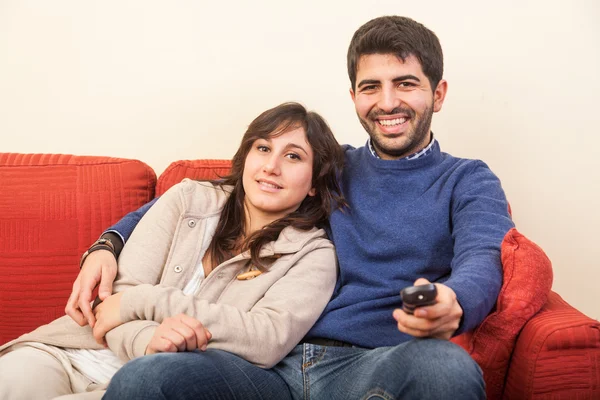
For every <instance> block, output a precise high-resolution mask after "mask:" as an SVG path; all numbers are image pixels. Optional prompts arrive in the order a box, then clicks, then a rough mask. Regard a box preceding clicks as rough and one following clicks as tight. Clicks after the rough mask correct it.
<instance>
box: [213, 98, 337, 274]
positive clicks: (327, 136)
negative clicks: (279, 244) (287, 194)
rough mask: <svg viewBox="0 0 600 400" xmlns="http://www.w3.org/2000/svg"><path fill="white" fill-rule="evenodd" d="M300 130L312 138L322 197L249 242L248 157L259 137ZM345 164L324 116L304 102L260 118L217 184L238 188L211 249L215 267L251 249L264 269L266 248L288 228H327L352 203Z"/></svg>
mask: <svg viewBox="0 0 600 400" xmlns="http://www.w3.org/2000/svg"><path fill="white" fill-rule="evenodd" d="M298 127H302V128H304V131H305V132H306V139H307V140H308V143H309V144H310V146H311V148H312V150H313V154H314V160H313V174H312V187H314V188H315V190H316V194H315V196H307V197H306V198H305V199H304V200H303V201H302V203H301V204H300V206H299V207H298V209H297V210H296V211H294V212H292V213H290V214H288V215H287V216H285V217H283V218H280V219H278V220H275V221H273V222H271V223H270V224H268V225H267V226H265V227H263V229H261V230H258V231H256V232H254V233H253V234H251V235H250V236H249V237H247V238H244V232H245V228H246V226H245V225H246V219H245V217H244V197H245V192H244V187H243V185H242V175H243V173H244V164H245V162H246V156H247V155H248V153H249V151H250V149H251V148H252V145H253V144H254V142H255V141H256V140H257V139H268V138H271V137H276V136H279V135H281V134H283V133H285V132H288V131H290V130H293V129H296V128H298ZM343 162H344V156H343V153H342V149H341V147H340V145H339V143H338V142H337V141H336V139H335V137H334V136H333V133H332V132H331V129H330V128H329V126H328V125H327V122H325V120H324V119H323V118H322V117H321V116H320V115H319V114H317V113H315V112H312V111H307V110H306V108H304V106H302V105H301V104H298V103H293V102H290V103H283V104H281V105H279V106H277V107H274V108H271V109H269V110H267V111H265V112H263V113H262V114H260V115H259V116H258V117H257V118H256V119H255V120H254V121H252V123H251V124H250V125H249V126H248V130H247V131H246V133H245V134H244V136H243V137H242V142H241V144H240V147H239V149H238V151H237V152H236V153H235V156H233V159H232V163H231V173H230V174H229V175H228V176H226V177H224V178H223V179H221V180H219V181H216V182H213V183H216V184H218V185H231V186H233V191H232V193H231V195H230V196H229V198H228V199H227V201H226V203H225V206H224V208H223V211H222V213H221V217H220V219H219V223H218V224H217V229H216V232H215V235H214V237H213V239H212V241H211V243H210V246H209V248H208V251H209V254H210V256H211V258H212V260H213V263H214V265H218V264H221V263H222V262H224V261H226V260H227V259H229V258H231V256H232V252H234V251H246V250H248V249H249V250H250V257H251V262H252V264H253V265H255V266H257V267H259V268H263V269H264V268H265V263H264V262H262V261H261V260H260V259H259V252H260V249H261V248H262V247H263V246H264V245H266V244H267V243H269V242H272V241H274V240H276V239H277V238H278V237H279V234H280V233H281V231H282V230H283V229H284V228H285V227H287V226H293V227H295V228H297V229H301V230H310V229H312V228H313V227H314V226H318V227H322V226H324V225H325V224H326V223H327V218H328V217H329V214H330V213H331V211H333V209H335V208H339V207H343V206H345V205H346V202H345V200H344V198H343V196H342V194H341V190H340V186H339V178H340V173H341V169H342V166H343Z"/></svg>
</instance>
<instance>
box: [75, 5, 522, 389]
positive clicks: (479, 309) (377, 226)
mask: <svg viewBox="0 0 600 400" xmlns="http://www.w3.org/2000/svg"><path fill="white" fill-rule="evenodd" d="M442 73H443V56H442V50H441V46H440V43H439V41H438V39H437V37H436V36H435V34H434V33H433V32H431V31H430V30H429V29H427V28H426V27H424V26H423V25H421V24H419V23H417V22H415V21H413V20H411V19H409V18H404V17H396V16H393V17H380V18H376V19H374V20H371V21H369V22H367V23H366V24H365V25H363V26H362V27H360V28H359V29H358V30H357V31H356V33H355V34H354V36H353V38H352V41H351V43H350V47H349V49H348V74H349V77H350V82H351V89H350V95H351V97H352V100H353V101H354V104H355V108H356V112H357V115H358V117H359V120H360V122H361V124H362V125H363V127H364V128H365V130H366V131H367V133H368V134H369V140H368V142H367V144H366V145H365V146H364V147H361V148H358V149H355V148H352V147H350V146H348V147H346V148H345V157H346V166H345V169H344V171H343V175H342V178H341V184H342V191H343V193H344V195H345V196H346V199H347V201H348V203H349V210H347V211H345V212H339V211H336V212H334V213H333V214H332V216H331V218H330V224H331V231H330V235H331V238H332V240H333V241H334V244H335V245H336V251H337V254H338V259H339V278H338V282H337V285H336V289H335V291H334V294H333V296H332V298H331V300H330V302H329V304H328V306H327V308H326V309H325V311H324V312H323V314H322V315H321V317H320V319H319V320H318V321H317V323H316V324H315V325H314V327H313V328H312V329H311V331H310V332H309V333H308V335H307V336H306V337H305V339H304V341H303V343H301V344H299V345H298V346H296V348H295V349H294V350H293V351H292V352H291V353H290V354H289V355H288V356H287V357H286V358H285V359H284V360H283V361H282V362H280V363H279V364H278V365H276V366H275V367H274V368H273V369H270V370H261V369H259V368H258V367H256V366H254V365H252V364H249V363H247V362H245V361H244V360H241V359H239V358H238V357H235V356H233V355H231V354H229V353H226V352H222V351H219V350H212V351H211V349H210V346H209V351H206V352H203V353H201V354H197V353H190V352H182V353H169V354H164V353H163V354H159V355H156V356H145V357H141V358H138V359H136V360H133V361H131V362H130V363H128V364H127V365H126V366H125V367H123V368H122V369H121V370H120V371H119V372H118V373H117V375H115V377H114V378H113V380H112V382H111V384H110V386H109V389H108V391H107V393H106V398H108V399H113V398H115V399H116V398H145V399H147V398H190V399H191V398H195V399H198V398H217V397H215V396H217V395H218V396H222V397H219V398H267V397H266V396H268V395H267V393H268V391H266V389H265V388H266V387H272V386H274V385H276V384H281V381H284V382H285V383H286V384H287V386H288V387H289V389H290V393H289V394H288V393H281V396H279V398H288V397H290V396H291V397H292V398H294V399H301V398H312V399H359V398H385V399H393V398H409V399H412V398H431V399H434V398H435V399H442V398H448V399H457V398H460V399H471V398H472V399H475V398H484V397H485V390H484V383H483V379H482V375H481V371H480V369H479V368H478V366H477V365H476V364H475V362H474V361H473V360H472V359H471V358H470V357H469V356H468V354H467V353H466V352H464V351H463V350H462V349H461V348H460V347H458V346H456V345H454V344H453V343H451V342H449V341H448V340H447V339H449V338H451V337H452V336H455V335H457V334H460V333H462V332H465V331H468V330H471V329H473V328H475V327H476V326H477V325H478V324H479V323H481V321H482V320H483V319H484V318H485V316H486V315H487V314H488V313H489V312H490V310H491V309H492V307H493V305H494V303H495V301H496V298H497V296H498V292H499V290H500V287H501V283H502V265H501V262H500V245H501V242H502V239H503V237H504V235H505V234H506V232H508V230H509V229H510V228H512V227H513V223H512V221H511V218H510V216H509V214H508V204H507V201H506V198H505V195H504V192H503V190H502V188H501V185H500V182H499V180H498V178H497V177H496V176H495V175H494V174H493V173H492V172H491V171H490V170H489V168H488V167H487V166H486V165H485V164H484V163H483V162H481V161H478V160H466V159H459V158H455V157H452V156H451V155H449V154H446V153H443V152H441V151H440V145H439V143H438V142H437V141H436V140H435V138H434V137H433V134H432V133H431V130H430V127H431V118H432V115H433V113H434V112H437V111H439V110H441V108H442V104H443V101H444V97H445V95H446V91H447V83H446V81H444V80H443V79H442ZM149 207H150V205H147V206H145V207H144V208H142V209H140V210H139V211H137V212H136V213H132V214H131V215H128V216H126V217H125V218H124V219H123V220H122V221H120V222H119V223H118V224H117V225H116V226H115V227H114V228H113V229H114V231H116V232H119V235H121V236H122V237H123V238H124V239H126V238H127V237H128V236H129V234H130V232H131V230H132V229H133V227H134V226H135V224H136V223H137V220H139V218H140V217H141V215H143V213H144V212H145V211H146V210H147V209H148V208H149ZM109 235H112V236H111V237H112V238H113V240H114V241H116V242H117V246H121V245H122V244H121V243H120V241H121V240H120V239H117V237H118V236H117V235H115V234H109ZM92 257H93V258H92ZM116 268H117V267H116V261H115V259H114V257H113V256H112V254H111V253H110V252H108V251H97V252H93V253H91V255H90V256H88V259H87V260H86V262H85V264H84V267H83V269H82V272H81V274H80V276H79V277H78V279H77V281H76V282H75V284H74V289H73V295H72V296H71V299H70V300H69V304H68V305H67V313H68V314H69V315H71V316H72V317H73V318H74V319H75V320H76V321H78V322H79V323H80V324H85V323H87V322H90V323H91V324H93V314H92V313H91V310H90V309H89V300H90V293H91V290H92V288H93V287H94V286H96V285H97V284H98V282H100V277H102V278H103V279H104V278H105V279H106V280H105V281H103V283H102V286H101V293H102V294H101V297H102V296H103V295H104V292H105V291H108V292H110V282H112V280H113V279H114V276H115V274H116ZM428 282H434V283H435V286H436V287H437V293H438V294H437V297H436V303H435V304H434V305H431V306H426V307H422V308H419V309H417V310H416V311H415V312H414V314H407V313H405V312H404V311H403V310H402V309H400V305H401V302H400V298H399V295H398V293H399V291H400V290H401V289H402V288H404V287H407V286H410V285H413V284H417V285H419V284H424V283H428ZM108 294H110V293H108ZM200 322H202V321H200ZM207 328H208V329H209V330H210V327H207ZM415 338H419V339H415ZM179 340H182V341H185V338H180V339H179ZM213 340H218V339H217V338H213Z"/></svg>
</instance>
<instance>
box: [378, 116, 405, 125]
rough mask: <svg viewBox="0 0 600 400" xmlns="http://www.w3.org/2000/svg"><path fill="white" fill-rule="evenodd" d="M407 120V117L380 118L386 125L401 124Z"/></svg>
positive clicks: (381, 122)
mask: <svg viewBox="0 0 600 400" xmlns="http://www.w3.org/2000/svg"><path fill="white" fill-rule="evenodd" d="M405 122H406V118H396V119H380V120H379V123H380V124H381V125H385V126H393V125H400V124H403V123H405Z"/></svg>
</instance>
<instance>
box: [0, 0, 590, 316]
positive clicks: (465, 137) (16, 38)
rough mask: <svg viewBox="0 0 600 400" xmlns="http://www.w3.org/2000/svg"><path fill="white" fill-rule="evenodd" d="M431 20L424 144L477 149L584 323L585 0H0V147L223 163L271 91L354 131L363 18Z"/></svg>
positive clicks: (349, 136) (464, 153)
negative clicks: (354, 82)
mask: <svg viewBox="0 0 600 400" xmlns="http://www.w3.org/2000/svg"><path fill="white" fill-rule="evenodd" d="M387 14H399V15H405V16H409V17H412V18H414V19H416V20H417V21H419V22H422V23H423V24H425V25H426V26H428V27H429V28H430V29H432V30H433V31H434V32H436V34H437V35H438V37H439V38H440V41H441V43H442V47H443V49H444V53H445V74H444V77H445V79H447V80H448V82H449V92H448V95H447V97H446V102H445V104H444V107H443V110H442V111H441V112H440V113H438V114H436V115H435V116H434V119H433V130H434V132H435V134H436V137H437V138H438V139H439V141H440V143H441V146H442V149H443V150H444V151H446V152H449V153H451V154H453V155H456V156H461V157H467V158H480V159H483V160H484V161H486V162H487V163H488V164H489V165H490V167H491V168H492V169H493V170H494V171H495V172H496V174H497V175H498V176H499V177H500V179H501V180H502V182H503V186H504V189H505V190H506V193H507V196H508V198H509V201H510V202H511V205H512V209H513V216H514V220H515V222H516V224H517V227H518V228H519V230H520V231H521V232H523V233H524V234H525V235H527V236H528V237H529V238H531V239H532V240H534V241H535V242H536V243H538V244H539V245H540V246H541V247H542V248H543V249H544V250H545V251H546V252H547V254H548V255H549V257H550V259H551V260H552V262H553V267H554V286H553V288H554V290H555V291H557V292H558V293H559V294H561V295H562V296H563V297H564V298H565V299H566V300H567V301H569V302H570V303H571V304H573V305H574V306H575V307H577V308H579V309H580V310H582V311H583V312H584V313H586V314H587V315H589V316H591V317H594V318H599V317H600V293H599V292H600V291H599V290H598V287H599V286H600V283H599V282H600V269H599V268H598V266H599V265H598V264H599V262H598V260H599V259H600V244H599V243H598V239H599V238H600V234H599V231H600V212H599V211H598V208H597V207H598V203H599V201H598V197H599V194H600V179H599V178H600V174H599V172H598V171H599V169H600V157H598V155H597V154H598V151H599V150H600V135H599V133H600V132H599V127H600V110H599V107H598V105H599V103H598V96H599V95H600V78H599V71H600V2H597V1H595V0H588V1H585V0H574V1H557V0H539V1H523V0H520V1H504V2H483V1H401V0H390V1H364V0H360V1H355V0H352V1H349V0H344V1H341V0H339V1H326V0H319V1H315V0H305V1H295V2H289V1H282V0H271V1H247V2H246V1H234V0H230V1H216V0H215V1H178V0H170V1H151V0H139V1H129V0H119V1H113V0H105V1H84V0H69V1H67V0H54V1H43V0H39V1H32V0H0V138H1V144H0V151H2V152H22V153H70V154H78V155H108V156H115V157H126V158H136V159H140V160H142V161H144V162H146V163H147V164H149V165H150V166H152V167H153V168H154V169H155V171H156V172H157V174H160V173H161V172H162V171H163V170H164V169H165V168H166V167H167V165H168V164H169V163H170V162H172V161H175V160H178V159H196V158H231V157H232V156H233V153H234V151H235V149H236V148H237V146H238V143H239V139H240V137H241V135H242V133H243V132H244V131H245V129H246V127H247V125H248V124H249V123H250V121H251V120H252V119H253V118H254V117H256V116H257V115H258V114H259V113H260V112H262V111H264V110H265V109H267V108H270V107H273V106H275V105H277V104H279V103H282V102H284V101H290V100H294V101H299V102H302V103H303V104H305V105H306V106H307V107H309V108H311V109H314V110H316V111H318V112H320V113H321V114H322V115H323V116H324V117H325V118H326V119H327V120H328V121H329V123H330V125H331V126H332V128H333V130H334V132H335V134H336V137H337V138H338V140H339V141H340V142H341V143H350V144H353V145H355V146H360V145H362V144H364V143H365V141H366V138H367V134H366V133H365V132H364V130H363V129H362V127H361V125H360V124H359V123H358V119H357V117H356V115H355V112H354V107H353V104H352V102H351V99H350V96H349V94H348V89H349V80H348V77H347V71H346V59H345V57H346V51H347V47H348V44H349V42H350V38H351V36H352V34H353V33H354V31H355V30H356V29H357V28H358V27H359V26H360V25H362V24H363V23H365V22H366V21H368V20H369V19H371V18H374V17H377V16H380V15H387Z"/></svg>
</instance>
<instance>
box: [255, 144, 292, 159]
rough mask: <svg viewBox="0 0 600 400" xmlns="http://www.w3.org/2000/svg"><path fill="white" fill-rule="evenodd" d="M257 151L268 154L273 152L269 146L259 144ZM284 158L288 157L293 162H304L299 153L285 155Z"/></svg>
mask: <svg viewBox="0 0 600 400" xmlns="http://www.w3.org/2000/svg"><path fill="white" fill-rule="evenodd" d="M256 150H258V151H259V152H261V153H268V152H270V151H271V149H270V148H269V146H265V145H264V144H259V145H258V146H256ZM284 157H287V158H289V159H292V160H302V157H300V155H299V154H297V153H287V154H285V155H284Z"/></svg>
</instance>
